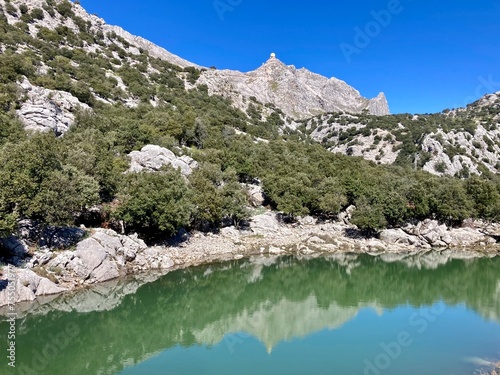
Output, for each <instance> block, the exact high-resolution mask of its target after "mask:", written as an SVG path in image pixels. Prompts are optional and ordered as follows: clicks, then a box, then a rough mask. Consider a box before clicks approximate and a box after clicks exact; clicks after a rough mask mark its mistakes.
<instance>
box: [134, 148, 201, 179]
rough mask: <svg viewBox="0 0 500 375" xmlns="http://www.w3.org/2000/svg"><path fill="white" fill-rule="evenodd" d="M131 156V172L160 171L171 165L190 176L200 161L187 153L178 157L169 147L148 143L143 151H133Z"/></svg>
mask: <svg viewBox="0 0 500 375" xmlns="http://www.w3.org/2000/svg"><path fill="white" fill-rule="evenodd" d="M129 157H130V169H129V171H130V172H140V171H142V170H146V171H149V172H154V171H158V170H160V169H161V167H163V166H164V165H171V166H172V167H173V168H175V169H180V171H181V173H182V174H183V175H184V176H189V175H190V174H191V173H192V172H193V169H195V168H197V167H198V163H197V162H196V161H194V160H193V159H192V158H190V157H189V156H187V155H183V156H180V157H177V156H176V155H175V154H174V153H173V152H172V151H170V150H169V149H167V148H164V147H160V146H156V145H146V146H144V147H143V148H142V149H141V151H132V152H131V153H130V154H129Z"/></svg>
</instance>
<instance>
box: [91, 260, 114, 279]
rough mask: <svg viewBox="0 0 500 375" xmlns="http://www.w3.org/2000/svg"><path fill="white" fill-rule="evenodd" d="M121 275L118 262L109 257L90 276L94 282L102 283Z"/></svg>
mask: <svg viewBox="0 0 500 375" xmlns="http://www.w3.org/2000/svg"><path fill="white" fill-rule="evenodd" d="M118 276H120V272H119V271H118V267H117V265H116V262H114V261H111V260H109V259H105V260H104V261H103V262H102V263H101V264H100V265H99V266H98V267H97V268H96V269H94V270H93V271H92V273H91V274H90V278H91V279H92V281H93V282H96V283H101V282H103V281H108V280H112V279H116V278H117V277H118Z"/></svg>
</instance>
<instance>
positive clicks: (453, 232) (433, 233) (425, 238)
mask: <svg viewBox="0 0 500 375" xmlns="http://www.w3.org/2000/svg"><path fill="white" fill-rule="evenodd" d="M380 239H381V240H382V241H384V242H386V243H390V244H401V245H412V246H416V247H421V248H429V249H430V248H431V247H434V248H439V247H441V248H447V247H475V246H478V247H479V246H483V247H484V246H487V245H493V244H495V243H496V240H495V238H494V237H492V236H490V235H488V234H485V233H484V231H482V230H481V228H480V227H462V228H448V227H447V226H446V225H445V224H439V223H438V222H437V221H436V220H430V219H427V220H424V221H422V222H419V223H418V224H416V225H412V224H408V225H406V226H405V227H403V228H397V229H386V230H383V231H382V232H381V233H380Z"/></svg>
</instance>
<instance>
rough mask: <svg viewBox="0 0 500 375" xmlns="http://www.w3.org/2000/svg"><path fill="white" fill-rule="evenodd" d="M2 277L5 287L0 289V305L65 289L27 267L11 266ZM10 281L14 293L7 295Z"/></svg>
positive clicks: (31, 299)
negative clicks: (12, 284)
mask: <svg viewBox="0 0 500 375" xmlns="http://www.w3.org/2000/svg"><path fill="white" fill-rule="evenodd" d="M4 277H5V279H4V280H3V281H4V284H5V288H4V289H2V290H1V291H0V306H5V305H8V304H9V303H18V302H22V301H33V300H35V298H36V297H37V296H43V295H51V294H57V293H61V292H63V291H65V290H66V289H64V288H61V287H59V286H57V285H56V284H54V283H53V282H52V281H50V280H49V279H46V278H44V277H41V276H39V275H37V274H36V273H35V272H33V271H31V270H28V269H23V268H13V267H12V268H11V269H10V271H8V272H6V275H4ZM9 277H10V279H9ZM11 283H14V290H15V293H13V294H11V295H10V296H9V295H8V291H9V289H10V288H11V287H10V285H11ZM12 297H13V299H12ZM9 298H10V299H9Z"/></svg>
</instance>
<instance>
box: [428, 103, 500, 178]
mask: <svg viewBox="0 0 500 375" xmlns="http://www.w3.org/2000/svg"><path fill="white" fill-rule="evenodd" d="M499 96H500V95H499ZM499 121H500V119H499ZM498 139H500V129H499V128H498V126H496V127H494V128H491V129H490V130H486V129H485V128H484V127H483V126H482V125H478V126H477V128H476V130H475V132H474V134H473V135H472V134H470V133H468V132H466V131H450V132H444V131H443V130H439V131H438V132H436V133H430V134H427V135H426V136H425V138H424V140H423V141H422V151H424V152H427V153H428V154H429V155H430V160H429V161H428V162H426V163H425V165H424V166H423V168H422V169H423V170H424V171H427V172H429V173H433V174H438V175H449V176H455V175H458V174H460V173H465V172H464V171H466V174H465V175H468V174H481V172H480V171H479V169H478V165H479V164H482V165H484V166H485V167H486V168H488V169H489V170H490V171H491V172H493V173H496V172H497V167H498V164H497V163H498V160H499V158H500V145H499V143H498ZM449 149H454V150H459V151H460V154H458V155H452V156H450V155H449V152H448V150H449Z"/></svg>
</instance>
